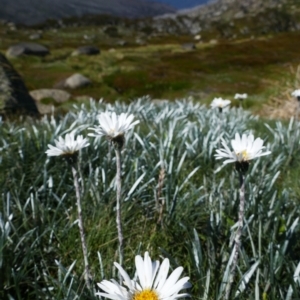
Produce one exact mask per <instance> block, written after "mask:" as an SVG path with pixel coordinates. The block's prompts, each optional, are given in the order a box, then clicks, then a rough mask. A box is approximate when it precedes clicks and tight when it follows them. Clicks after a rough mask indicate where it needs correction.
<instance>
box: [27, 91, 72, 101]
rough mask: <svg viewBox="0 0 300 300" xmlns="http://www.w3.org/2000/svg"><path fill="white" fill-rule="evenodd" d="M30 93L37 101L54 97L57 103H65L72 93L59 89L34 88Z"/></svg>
mask: <svg viewBox="0 0 300 300" xmlns="http://www.w3.org/2000/svg"><path fill="white" fill-rule="evenodd" d="M30 95H31V97H32V98H33V99H34V100H35V101H41V100H43V99H53V100H54V101H55V102H56V103H64V102H66V101H68V100H69V99H70V97H71V94H69V93H68V92H66V91H63V90H58V89H40V90H34V91H30Z"/></svg>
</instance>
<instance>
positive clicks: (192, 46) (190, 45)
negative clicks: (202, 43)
mask: <svg viewBox="0 0 300 300" xmlns="http://www.w3.org/2000/svg"><path fill="white" fill-rule="evenodd" d="M181 48H182V49H184V50H195V49H196V45H195V44H194V43H185V44H182V45H181Z"/></svg>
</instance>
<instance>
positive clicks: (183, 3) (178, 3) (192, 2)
mask: <svg viewBox="0 0 300 300" xmlns="http://www.w3.org/2000/svg"><path fill="white" fill-rule="evenodd" d="M156 1H157V2H161V3H165V4H169V5H171V6H173V7H174V8H176V9H183V8H191V7H194V6H197V5H200V4H205V3H207V2H208V0H156Z"/></svg>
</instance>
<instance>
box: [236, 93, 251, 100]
mask: <svg viewBox="0 0 300 300" xmlns="http://www.w3.org/2000/svg"><path fill="white" fill-rule="evenodd" d="M247 98H248V95H247V94H235V95H234V99H238V100H244V99H247Z"/></svg>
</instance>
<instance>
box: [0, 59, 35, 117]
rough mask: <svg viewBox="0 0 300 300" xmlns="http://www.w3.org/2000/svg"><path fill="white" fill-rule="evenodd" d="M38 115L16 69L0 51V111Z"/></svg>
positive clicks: (2, 112)
mask: <svg viewBox="0 0 300 300" xmlns="http://www.w3.org/2000/svg"><path fill="white" fill-rule="evenodd" d="M19 112H20V113H24V114H28V115H35V116H38V115H39V111H38V109H37V106H36V104H35V101H34V99H33V98H32V97H31V96H30V95H29V93H28V90H27V88H26V86H25V84H24V82H23V80H22V78H21V76H20V75H19V74H18V73H17V71H16V70H15V69H14V68H13V66H12V65H11V64H10V62H9V61H8V60H7V59H6V57H5V56H4V55H2V54H1V53H0V113H1V114H3V115H6V114H15V113H19Z"/></svg>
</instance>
